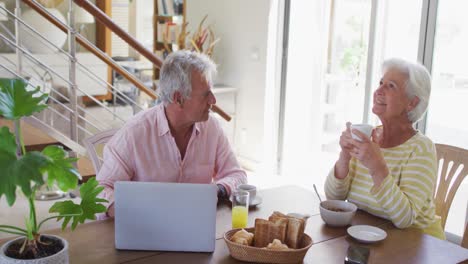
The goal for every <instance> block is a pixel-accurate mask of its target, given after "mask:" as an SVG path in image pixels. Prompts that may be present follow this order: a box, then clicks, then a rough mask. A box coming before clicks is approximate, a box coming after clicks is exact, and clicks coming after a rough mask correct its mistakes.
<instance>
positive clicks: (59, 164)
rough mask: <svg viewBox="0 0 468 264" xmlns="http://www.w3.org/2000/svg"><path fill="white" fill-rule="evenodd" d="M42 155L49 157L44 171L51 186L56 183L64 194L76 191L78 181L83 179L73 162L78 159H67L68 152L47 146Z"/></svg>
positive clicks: (57, 147) (58, 147) (60, 148)
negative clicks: (71, 190) (72, 190)
mask: <svg viewBox="0 0 468 264" xmlns="http://www.w3.org/2000/svg"><path fill="white" fill-rule="evenodd" d="M42 154H43V155H44V156H46V157H48V162H47V164H46V165H45V166H44V167H43V168H42V169H43V172H47V183H48V184H49V186H52V184H53V183H54V181H55V182H57V186H58V187H59V188H60V190H62V191H64V192H66V191H68V190H70V189H75V188H76V187H77V185H78V179H81V176H80V174H79V173H78V171H77V170H76V169H75V167H74V166H73V162H75V161H76V160H77V159H75V158H67V152H66V151H65V150H63V148H62V147H60V146H47V147H46V148H45V149H43V150H42Z"/></svg>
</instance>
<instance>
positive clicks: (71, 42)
mask: <svg viewBox="0 0 468 264" xmlns="http://www.w3.org/2000/svg"><path fill="white" fill-rule="evenodd" d="M68 4H69V9H68V25H69V27H70V28H71V29H72V30H69V31H68V52H69V53H70V60H69V65H70V67H69V79H70V83H71V84H70V108H71V110H72V112H71V113H70V138H71V139H72V140H73V141H75V142H77V143H78V110H77V104H78V99H77V92H76V90H77V85H76V27H75V14H74V10H73V0H68Z"/></svg>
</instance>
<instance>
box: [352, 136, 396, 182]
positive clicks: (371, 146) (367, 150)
mask: <svg viewBox="0 0 468 264" xmlns="http://www.w3.org/2000/svg"><path fill="white" fill-rule="evenodd" d="M352 132H353V133H354V134H356V135H357V136H358V137H359V138H361V139H362V141H358V140H355V139H351V145H352V146H353V147H352V150H351V151H350V152H349V153H350V155H351V156H352V157H354V158H356V159H357V160H359V161H360V162H361V163H362V165H364V167H366V168H367V169H368V170H369V173H370V175H371V176H372V179H373V181H374V185H376V186H380V184H381V183H382V181H383V180H384V179H385V177H387V175H388V173H389V172H388V167H387V163H386V162H385V160H384V158H383V156H382V152H381V151H380V146H379V144H377V143H376V142H374V141H372V140H371V139H370V138H369V137H368V136H366V135H365V134H364V133H362V132H361V131H359V130H356V129H353V131H352ZM373 139H377V137H373Z"/></svg>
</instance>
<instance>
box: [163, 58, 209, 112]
mask: <svg viewBox="0 0 468 264" xmlns="http://www.w3.org/2000/svg"><path fill="white" fill-rule="evenodd" d="M193 70H195V71H197V72H199V73H200V74H201V75H202V76H204V77H205V78H206V81H207V82H208V83H209V84H212V79H213V78H214V75H215V74H216V64H215V63H214V62H213V61H212V60H211V59H210V58H209V57H208V56H206V55H205V54H201V53H198V52H193V51H188V50H180V51H176V52H173V53H171V54H170V55H169V56H167V58H166V59H165V60H164V62H163V65H162V67H161V71H160V74H159V87H158V96H159V101H160V102H162V103H163V104H164V105H167V104H169V103H172V97H173V95H174V93H175V92H177V91H178V92H179V93H181V95H182V96H183V98H184V99H188V98H189V97H190V94H191V92H192V71H193Z"/></svg>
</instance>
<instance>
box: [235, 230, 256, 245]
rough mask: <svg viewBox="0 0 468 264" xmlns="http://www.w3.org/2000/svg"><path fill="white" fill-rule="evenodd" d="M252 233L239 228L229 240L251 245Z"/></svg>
mask: <svg viewBox="0 0 468 264" xmlns="http://www.w3.org/2000/svg"><path fill="white" fill-rule="evenodd" d="M253 238H254V234H252V233H249V232H247V231H245V230H244V229H241V230H239V231H237V232H236V233H235V234H234V235H233V236H232V237H231V241H232V242H235V243H239V244H242V245H246V246H251V245H252V242H253Z"/></svg>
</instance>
